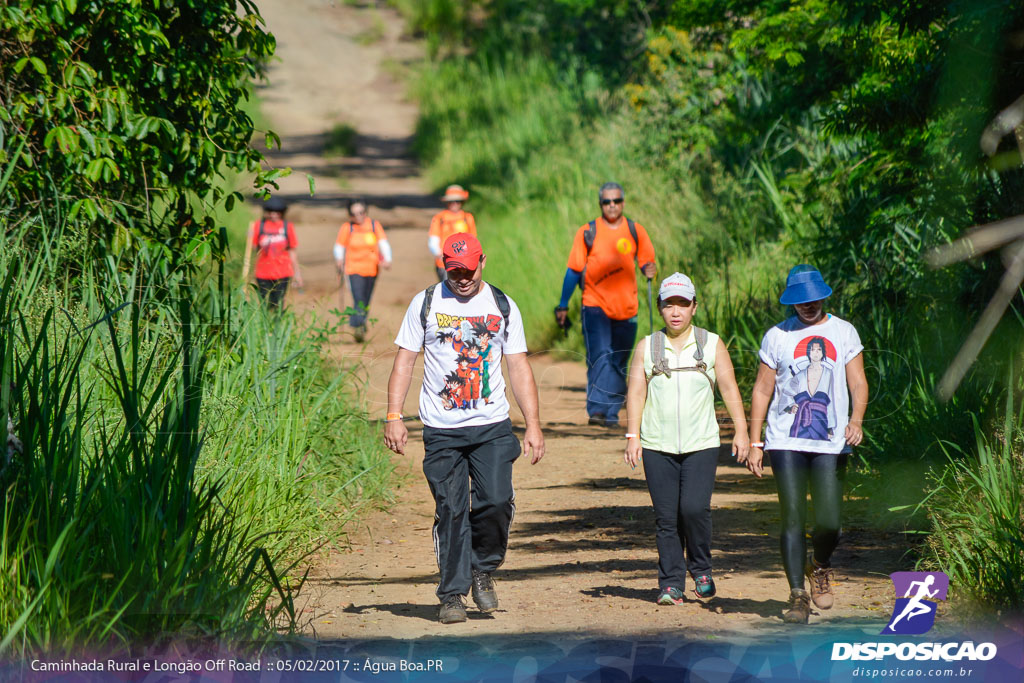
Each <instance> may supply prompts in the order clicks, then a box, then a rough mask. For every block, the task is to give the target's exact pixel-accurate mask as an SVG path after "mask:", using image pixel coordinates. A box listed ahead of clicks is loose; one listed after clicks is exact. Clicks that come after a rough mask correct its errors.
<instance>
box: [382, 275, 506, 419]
mask: <svg viewBox="0 0 1024 683" xmlns="http://www.w3.org/2000/svg"><path fill="white" fill-rule="evenodd" d="M425 295H426V292H425V291H424V292H420V293H419V294H417V295H416V296H415V297H414V298H413V300H412V303H410V304H409V308H408V310H406V312H405V319H404V320H402V327H401V329H399V331H398V337H397V338H396V339H395V344H397V345H398V346H400V347H402V348H403V349H408V350H409V351H415V352H417V353H418V352H419V351H420V350H423V351H424V354H423V389H422V390H421V391H420V420H421V421H422V422H423V424H425V425H427V426H428V427H436V428H439V429H452V428H455V427H475V426H480V425H488V424H494V423H495V422H501V421H502V420H505V419H507V418H508V409H509V406H508V399H507V398H506V397H505V379H504V378H503V377H502V374H501V356H502V354H505V353H526V334H525V332H524V330H523V318H522V316H521V315H520V313H519V308H518V307H517V306H516V304H515V302H514V301H512V300H511V299H509V302H508V303H509V307H510V309H511V310H510V312H509V316H508V330H507V333H508V334H507V338H506V330H505V319H504V318H503V317H502V315H501V310H500V309H499V308H498V304H497V302H496V301H495V298H494V293H493V292H492V291H491V287H490V285H488V284H487V283H486V282H485V283H483V284H482V285H481V287H480V291H479V292H477V293H476V295H475V296H473V297H471V298H470V299H463V300H460V299H458V298H457V297H456V296H455V295H454V294H452V292H451V291H450V290H449V289H448V286H447V284H446V283H444V282H442V283H441V284H440V285H438V286H437V287H434V291H433V299H432V301H431V304H430V311H429V313H428V315H427V324H426V329H424V326H423V323H422V320H421V318H420V312H421V311H422V310H423V297H424V296H425Z"/></svg>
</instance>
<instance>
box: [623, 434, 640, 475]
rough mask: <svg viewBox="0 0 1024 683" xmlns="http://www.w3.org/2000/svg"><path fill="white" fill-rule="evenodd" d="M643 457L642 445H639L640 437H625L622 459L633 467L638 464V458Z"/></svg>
mask: <svg viewBox="0 0 1024 683" xmlns="http://www.w3.org/2000/svg"><path fill="white" fill-rule="evenodd" d="M642 457H643V446H641V445H640V439H638V438H636V437H633V438H632V439H626V454H625V455H624V456H623V459H624V460H625V461H626V464H628V465H629V466H630V467H632V468H633V469H636V466H637V465H639V464H640V459H641V458H642Z"/></svg>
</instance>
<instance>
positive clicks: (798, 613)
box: [740, 264, 868, 624]
mask: <svg viewBox="0 0 1024 683" xmlns="http://www.w3.org/2000/svg"><path fill="white" fill-rule="evenodd" d="M831 294H832V288H831V287H829V286H828V285H827V284H826V283H825V279H824V278H823V277H822V276H821V273H819V272H818V270H817V268H814V267H813V266H809V265H806V264H801V265H798V266H795V267H794V268H793V269H791V270H790V271H789V276H788V277H787V278H786V289H785V290H784V291H783V292H782V296H780V297H779V303H781V304H784V305H788V306H792V307H793V310H794V312H795V315H793V316H792V317H790V318H787V319H786V320H784V321H782V322H781V323H779V324H778V325H775V326H774V327H772V328H771V329H770V330H768V332H766V333H765V335H764V339H762V340H761V350H760V352H759V354H758V355H759V357H760V360H761V365H760V368H759V369H758V372H757V381H756V382H755V383H754V390H753V396H752V397H751V401H750V440H751V442H752V443H751V444H750V446H751V448H750V451H749V455H748V456H747V457H746V458H745V459H744V458H742V456H741V458H740V461H741V462H743V461H745V462H746V465H747V469H749V470H750V471H751V472H752V473H753V474H754V475H755V476H757V477H760V476H761V472H762V461H763V458H764V454H765V453H767V454H768V460H769V462H770V464H771V468H772V473H773V474H774V477H775V483H776V486H777V487H778V492H779V504H780V505H781V507H782V533H781V538H780V545H781V548H782V564H783V567H784V568H785V570H786V578H787V579H788V580H789V587H790V596H789V607H788V608H787V609H786V611H785V612H784V613H783V619H784V620H785V621H787V622H789V623H798V624H799V623H803V624H805V623H807V620H808V617H809V616H810V612H811V605H810V603H811V601H813V602H814V604H815V606H816V607H818V609H822V610H826V609H830V608H831V607H832V604H833V602H834V600H835V598H834V595H833V593H832V579H833V577H832V563H831V559H832V551H833V550H835V547H836V544H837V543H838V541H839V529H840V506H841V504H842V500H843V478H844V474H845V468H846V458H847V454H848V453H850V452H851V449H852V447H853V446H857V445H858V444H860V442H861V440H862V439H863V437H864V434H863V431H862V428H861V425H862V423H863V421H864V411H865V410H866V408H867V403H868V383H867V378H866V377H865V376H864V354H863V353H862V351H863V350H864V347H863V345H862V344H861V342H860V336H859V335H858V334H857V330H856V329H855V328H854V327H853V325H851V324H850V323H848V322H846V321H845V320H842V319H840V318H838V317H836V316H834V315H832V314H831V313H826V312H825V308H824V305H823V304H824V301H825V299H827V298H828V297H829V296H830V295H831ZM766 422H767V429H766V430H765V433H764V440H763V441H762V440H761V428H762V426H763V425H764V424H765V423H766ZM808 487H809V488H810V494H811V500H812V502H813V503H814V517H815V519H814V529H813V531H812V534H811V545H812V553H811V555H810V556H809V557H808V555H807V542H806V537H805V531H804V526H805V520H806V515H807V492H808ZM805 576H806V577H807V579H809V583H810V594H809V595H808V592H807V591H806V590H804V577H805Z"/></svg>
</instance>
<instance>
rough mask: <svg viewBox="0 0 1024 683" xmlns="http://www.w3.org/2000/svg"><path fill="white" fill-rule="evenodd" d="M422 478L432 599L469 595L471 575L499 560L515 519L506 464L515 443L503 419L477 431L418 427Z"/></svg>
mask: <svg viewBox="0 0 1024 683" xmlns="http://www.w3.org/2000/svg"><path fill="white" fill-rule="evenodd" d="M423 450H424V454H423V473H424V474H425V475H427V483H429V484H430V492H431V493H432V494H433V495H434V505H435V508H434V554H435V555H437V567H438V569H439V570H440V572H441V581H440V583H439V584H438V586H437V597H438V598H440V599H441V600H442V601H444V599H445V598H447V597H449V596H452V595H466V594H467V593H469V588H470V583H471V581H472V572H473V570H476V571H481V572H487V573H490V572H492V571H494V570H495V569H497V568H498V567H499V566H501V563H502V562H504V561H505V551H506V550H507V549H508V530H509V527H510V526H511V524H512V518H513V517H514V516H515V511H516V506H515V499H516V494H515V490H514V489H513V488H512V465H513V463H514V462H515V461H516V458H518V457H519V453H520V449H519V439H517V438H516V436H515V434H513V433H512V423H511V422H510V421H508V420H505V421H504V422H498V423H495V424H490V425H483V426H480V427H460V428H457V429H436V428H434V427H426V426H424V427H423Z"/></svg>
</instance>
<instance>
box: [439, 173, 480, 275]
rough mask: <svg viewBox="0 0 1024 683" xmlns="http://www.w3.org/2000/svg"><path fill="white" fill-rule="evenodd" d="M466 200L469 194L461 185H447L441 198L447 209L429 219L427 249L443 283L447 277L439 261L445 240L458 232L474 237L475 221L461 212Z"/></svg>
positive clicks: (464, 212) (468, 214)
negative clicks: (432, 257)
mask: <svg viewBox="0 0 1024 683" xmlns="http://www.w3.org/2000/svg"><path fill="white" fill-rule="evenodd" d="M467 199H469V192H467V191H466V190H465V189H463V187H462V186H461V185H449V186H448V187H447V188H446V189H445V191H444V195H442V196H441V201H442V202H445V204H446V205H447V208H445V209H444V210H443V211H441V212H439V213H437V214H435V215H434V217H433V218H432V219H430V230H429V232H428V233H427V235H428V236H427V248H428V249H430V253H431V254H433V256H434V267H435V269H436V270H437V279H438V280H441V281H443V280H444V279H445V278H447V277H448V274H447V273H446V272H445V269H444V263H443V262H442V260H441V245H442V244H444V242H445V240H447V239H448V238H449V237H450V236H451V235H454V234H455V233H459V232H468V233H469V234H470V235H474V236H475V235H476V220H475V219H474V218H473V214H471V213H469V212H468V211H463V210H462V205H463V204H464V203H465V202H466V200H467Z"/></svg>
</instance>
